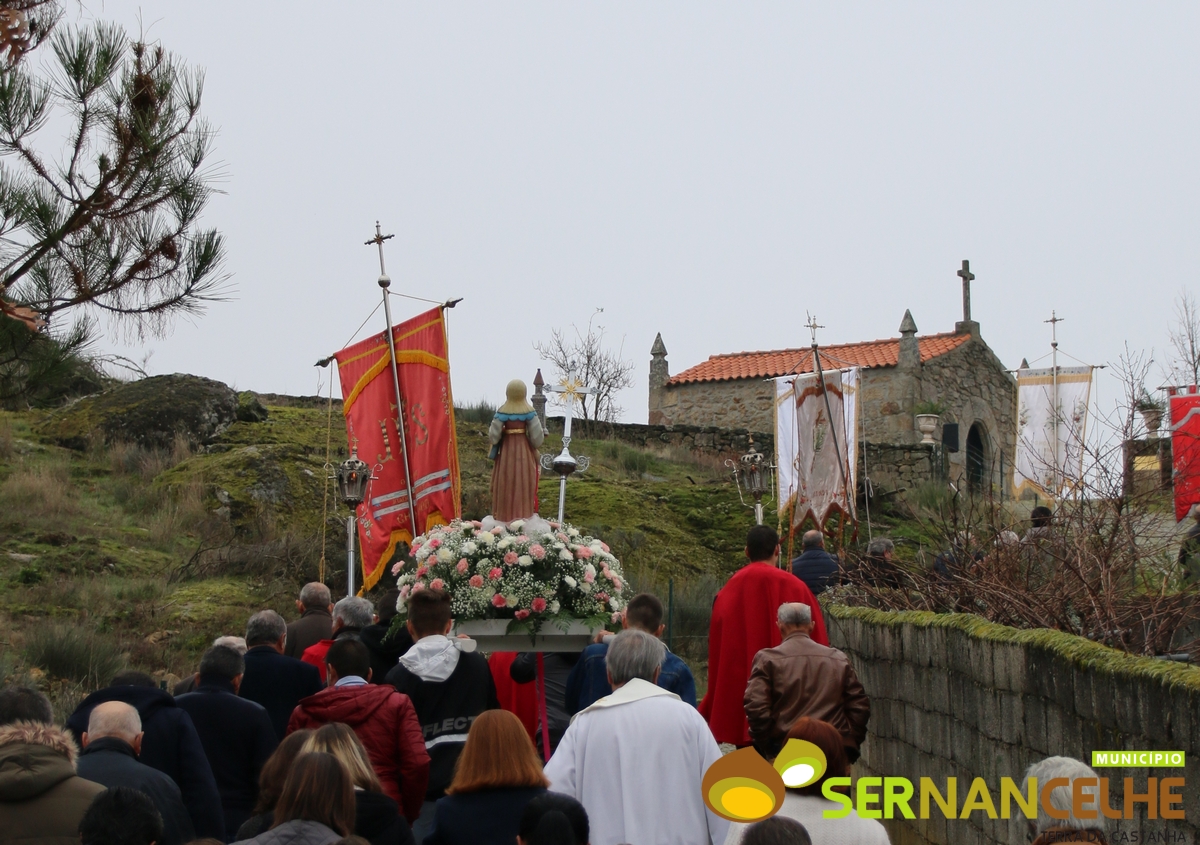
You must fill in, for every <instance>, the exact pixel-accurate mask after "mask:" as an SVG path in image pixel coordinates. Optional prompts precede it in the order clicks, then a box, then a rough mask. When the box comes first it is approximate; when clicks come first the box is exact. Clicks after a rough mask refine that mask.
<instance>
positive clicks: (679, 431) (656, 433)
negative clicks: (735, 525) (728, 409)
mask: <svg viewBox="0 0 1200 845" xmlns="http://www.w3.org/2000/svg"><path fill="white" fill-rule="evenodd" d="M546 423H547V425H546V428H547V430H548V431H550V432H551V433H553V434H562V429H563V418H562V417H548V418H547V419H546ZM571 435H572V436H573V437H575V438H577V439H591V440H619V441H620V442H622V443H628V444H629V445H631V446H636V447H638V448H639V449H647V450H649V451H651V452H657V453H659V454H661V455H664V456H666V455H669V454H670V453H672V452H676V451H677V450H684V451H687V452H690V453H692V454H693V455H698V456H703V457H709V458H713V459H720V460H724V459H725V458H736V457H740V456H741V455H744V454H745V453H746V452H747V451H749V449H750V438H751V437H753V438H754V448H756V449H758V451H760V452H762V453H763V454H764V455H766V456H767V457H773V456H774V454H775V436H774V435H773V434H768V433H767V432H765V431H748V430H746V429H744V428H740V429H728V428H716V427H715V426H707V427H702V426H695V425H640V424H638V423H593V424H592V426H591V429H590V430H589V429H588V428H587V427H586V426H585V424H583V423H580V421H579V420H576V421H574V422H573V423H571Z"/></svg>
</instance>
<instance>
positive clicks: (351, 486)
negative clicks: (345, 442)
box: [334, 446, 372, 596]
mask: <svg viewBox="0 0 1200 845" xmlns="http://www.w3.org/2000/svg"><path fill="white" fill-rule="evenodd" d="M371 477H372V476H371V467H370V466H368V465H367V464H366V462H365V461H362V460H360V459H359V457H358V447H357V446H355V447H354V450H353V451H352V452H351V453H350V457H349V458H347V459H346V460H344V461H342V462H341V463H340V464H338V467H337V469H336V470H335V471H334V478H336V479H337V485H338V495H340V496H341V497H342V501H343V502H345V503H346V506H347V507H348V508H350V515H349V516H348V517H346V595H348V596H352V595H354V593H355V590H354V576H355V574H356V573H357V568H358V567H357V564H356V563H355V560H354V535H355V534H356V533H357V532H356V531H355V522H356V520H357V519H358V515H357V511H358V506H359V505H360V504H362V501H363V499H364V498H365V497H366V495H367V484H369V483H370V481H371Z"/></svg>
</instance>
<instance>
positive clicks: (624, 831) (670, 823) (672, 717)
mask: <svg viewBox="0 0 1200 845" xmlns="http://www.w3.org/2000/svg"><path fill="white" fill-rule="evenodd" d="M609 642H610V644H609V647H608V654H607V656H606V657H605V665H606V667H607V669H608V678H609V682H610V684H611V685H612V687H613V692H612V694H611V695H607V696H605V697H604V698H601V699H599V700H598V701H596V702H594V703H593V704H592V705H591V706H589V707H587V708H585V709H584V710H581V711H580V712H579V713H577V714H575V717H574V718H573V719H572V720H571V726H570V727H569V728H567V732H566V733H565V734H564V735H563V738H562V742H560V743H559V746H558V749H557V750H556V751H555V752H554V756H552V757H551V758H550V762H549V763H547V764H546V769H545V773H546V777H547V778H548V779H549V780H550V789H551V791H553V792H560V793H563V794H564V795H569V796H571V797H572V798H574V799H575V800H577V801H579V802H580V803H581V804H583V806H584V809H586V810H587V814H588V819H589V821H590V823H591V837H590V839H591V845H617V843H622V842H654V843H659V844H660V845H698V843H709V842H712V843H723V842H724V841H725V836H726V833H727V832H728V830H729V822H727V821H726V820H724V819H722V818H721V817H720V816H717V815H716V814H714V813H712V812H710V811H709V810H708V808H707V807H705V805H704V798H703V791H702V789H701V782H702V780H703V779H704V773H705V772H706V771H708V767H709V766H711V765H712V764H713V763H714V762H716V761H717V760H718V759H720V757H721V751H720V749H719V748H718V747H717V742H716V740H714V739H713V735H712V731H710V730H709V728H708V723H707V722H705V721H704V717H702V716H701V715H700V714H699V713H698V712H697V711H696V708H694V707H692V706H691V705H689V704H685V703H684V702H683V701H681V700H680V698H679V696H677V695H675V694H674V693H672V692H668V691H667V690H665V689H662V688H661V687H659V686H657V685H656V684H655V680H656V679H657V678H658V673H659V670H660V668H661V667H662V662H663V658H664V657H665V656H666V647H665V646H664V645H663V644H662V641H661V640H659V639H658V638H657V637H655V636H653V635H652V634H649V633H647V632H645V631H641V630H638V629H636V628H627V629H625V630H624V631H622V632H621V633H619V634H617V635H616V636H615V637H613V639H612V640H610V641H609Z"/></svg>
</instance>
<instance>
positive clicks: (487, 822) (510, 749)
mask: <svg viewBox="0 0 1200 845" xmlns="http://www.w3.org/2000/svg"><path fill="white" fill-rule="evenodd" d="M549 785H550V782H549V781H548V780H546V776H545V775H544V774H542V761H541V760H540V759H538V755H537V751H536V750H535V749H534V747H533V743H532V742H531V741H530V739H529V734H528V733H526V732H525V726H524V725H522V724H521V720H520V719H518V718H517V717H516V716H515V715H513V714H512V713H509V712H508V711H507V710H485V711H484V712H482V713H480V714H479V715H478V716H476V717H475V721H474V723H473V724H472V725H471V729H470V731H469V732H468V733H467V742H466V744H465V745H464V746H463V750H462V753H461V754H459V755H458V763H457V765H456V766H455V769H454V780H452V781H451V782H450V786H449V787H448V788H447V789H446V797H445V798H442V799H440V800H439V801H438V802H437V808H436V810H435V814H434V823H433V831H432V832H431V833H430V834H429V836H427V837H426V838H425V845H512V843H513V842H514V841H516V837H517V834H518V833H519V832H520V828H521V814H522V813H523V812H524V811H525V805H526V804H528V803H529V802H530V801H531V800H532V799H534V798H536V797H538V796H539V795H544V794H545V792H546V787H547V786H549Z"/></svg>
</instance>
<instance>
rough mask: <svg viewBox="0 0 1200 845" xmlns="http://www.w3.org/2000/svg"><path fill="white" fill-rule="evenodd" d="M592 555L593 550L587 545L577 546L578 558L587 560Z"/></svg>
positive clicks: (576, 553)
mask: <svg viewBox="0 0 1200 845" xmlns="http://www.w3.org/2000/svg"><path fill="white" fill-rule="evenodd" d="M591 556H592V550H591V549H589V548H588V547H587V546H580V547H579V548H577V549H576V550H575V557H577V558H581V559H583V560H587V559H588V558H589V557H591Z"/></svg>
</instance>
